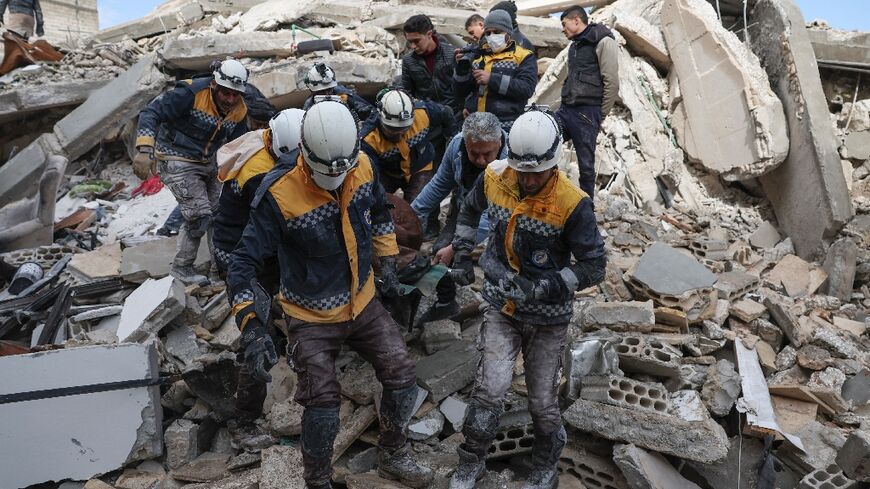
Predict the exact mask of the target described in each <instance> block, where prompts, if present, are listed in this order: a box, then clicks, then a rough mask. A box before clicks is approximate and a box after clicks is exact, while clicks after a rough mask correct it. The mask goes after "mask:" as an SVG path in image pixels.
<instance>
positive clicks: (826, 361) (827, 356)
mask: <svg viewBox="0 0 870 489" xmlns="http://www.w3.org/2000/svg"><path fill="white" fill-rule="evenodd" d="M831 360H832V358H831V353H830V352H829V351H828V350H825V349H824V348H822V347H820V346H816V345H804V346H803V347H801V349H800V350H798V351H797V363H798V365H800V366H801V367H804V368H808V369H810V370H824V369H825V368H827V367H828V365H830V364H831Z"/></svg>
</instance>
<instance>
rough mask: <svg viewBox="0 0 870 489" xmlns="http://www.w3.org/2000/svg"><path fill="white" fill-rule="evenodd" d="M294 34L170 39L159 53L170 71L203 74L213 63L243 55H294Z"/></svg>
mask: <svg viewBox="0 0 870 489" xmlns="http://www.w3.org/2000/svg"><path fill="white" fill-rule="evenodd" d="M294 43H295V37H294V35H293V33H291V32H287V31H283V32H245V33H244V34H213V35H209V36H197V37H187V38H184V39H178V38H176V39H169V40H168V41H167V42H166V43H165V44H164V45H163V49H162V51H161V56H162V58H163V59H164V60H165V61H166V64H167V65H168V66H171V67H173V68H179V69H185V70H194V71H203V70H205V69H207V68H208V66H209V63H211V62H212V61H213V60H215V59H224V58H225V57H227V56H232V55H233V54H234V53H237V52H239V51H243V52H244V53H245V56H246V57H249V58H273V57H278V58H287V57H289V56H290V55H291V54H292V53H293V47H292V45H293V44H294Z"/></svg>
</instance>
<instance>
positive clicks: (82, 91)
mask: <svg viewBox="0 0 870 489" xmlns="http://www.w3.org/2000/svg"><path fill="white" fill-rule="evenodd" d="M106 83H108V80H70V81H68V82H63V83H46V84H41V85H35V84H31V85H28V86H27V87H22V88H15V89H12V90H7V91H5V92H3V93H2V94H0V123H7V122H12V121H16V120H19V119H24V118H25V117H31V116H33V115H34V114H35V113H37V112H41V111H44V110H48V109H54V108H57V107H68V106H72V105H78V104H80V103H82V102H84V101H85V100H87V98H88V97H89V96H90V94H91V93H92V92H93V91H94V90H97V89H98V88H100V87H102V86H103V85H105V84H106Z"/></svg>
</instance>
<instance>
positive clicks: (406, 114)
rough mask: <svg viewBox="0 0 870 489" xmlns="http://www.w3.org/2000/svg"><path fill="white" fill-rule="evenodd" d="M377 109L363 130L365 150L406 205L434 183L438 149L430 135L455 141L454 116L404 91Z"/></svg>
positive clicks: (386, 97)
mask: <svg viewBox="0 0 870 489" xmlns="http://www.w3.org/2000/svg"><path fill="white" fill-rule="evenodd" d="M377 109H378V112H377V114H372V116H371V117H369V119H368V120H367V121H366V122H365V123H364V124H363V127H362V129H361V130H360V134H362V138H361V139H362V150H363V151H365V153H366V154H367V155H368V157H369V158H370V159H371V161H372V164H373V165H374V166H375V167H376V168H377V169H378V173H379V174H380V180H381V184H382V185H383V186H384V189H385V190H386V191H387V192H389V193H394V192H395V191H396V190H398V189H402V195H403V196H404V198H405V201H406V202H408V203H410V202H413V201H414V199H415V198H416V197H417V196H418V195H419V194H420V192H421V191H422V190H423V187H424V186H426V184H427V183H428V182H429V180H431V179H432V172H433V168H434V160H435V147H434V145H433V144H432V142H431V141H430V135H431V133H432V132H436V131H437V132H438V133H440V134H443V135H444V136H442V137H447V138H450V137H453V134H454V133H455V132H456V129H455V122H454V119H453V113H452V112H451V111H450V109H448V108H447V107H444V106H443V105H440V104H436V103H434V102H423V101H416V102H415V101H413V100H411V97H410V96H408V94H407V93H405V92H403V91H402V90H387V91H385V92H383V93H382V94H381V95H380V96H379V97H378V103H377ZM436 217H437V216H436Z"/></svg>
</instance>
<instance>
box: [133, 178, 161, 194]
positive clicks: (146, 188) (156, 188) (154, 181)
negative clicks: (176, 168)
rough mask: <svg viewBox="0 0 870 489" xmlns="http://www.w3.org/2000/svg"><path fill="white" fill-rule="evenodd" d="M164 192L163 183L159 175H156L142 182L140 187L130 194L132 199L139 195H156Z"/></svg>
mask: <svg viewBox="0 0 870 489" xmlns="http://www.w3.org/2000/svg"><path fill="white" fill-rule="evenodd" d="M161 190H163V182H161V181H160V176H159V175H154V176H153V177H151V178H149V179H148V180H145V181H144V182H142V183H141V184H140V185H139V186H138V187H136V188H135V189H133V193H131V194H130V196H131V197H136V196H137V195H154V194H156V193H157V192H160V191H161Z"/></svg>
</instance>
